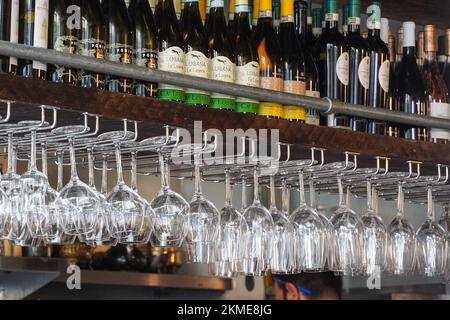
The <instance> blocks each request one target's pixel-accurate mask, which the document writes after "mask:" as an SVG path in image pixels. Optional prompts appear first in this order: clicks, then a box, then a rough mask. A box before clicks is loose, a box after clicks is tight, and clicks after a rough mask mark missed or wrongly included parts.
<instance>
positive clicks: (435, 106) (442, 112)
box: [430, 102, 450, 140]
mask: <svg viewBox="0 0 450 320" xmlns="http://www.w3.org/2000/svg"><path fill="white" fill-rule="evenodd" d="M430 116H432V117H436V118H441V119H447V120H450V104H448V103H441V102H432V103H431V104H430ZM431 139H432V140H450V131H449V130H445V129H437V128H432V129H431Z"/></svg>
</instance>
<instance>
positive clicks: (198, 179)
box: [194, 154, 202, 197]
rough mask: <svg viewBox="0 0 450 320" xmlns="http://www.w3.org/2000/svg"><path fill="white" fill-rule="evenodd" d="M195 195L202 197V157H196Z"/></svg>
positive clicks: (197, 155)
mask: <svg viewBox="0 0 450 320" xmlns="http://www.w3.org/2000/svg"><path fill="white" fill-rule="evenodd" d="M194 188H195V189H194V195H195V196H197V197H200V196H201V195H202V181H201V176H200V155H199V154H196V155H194Z"/></svg>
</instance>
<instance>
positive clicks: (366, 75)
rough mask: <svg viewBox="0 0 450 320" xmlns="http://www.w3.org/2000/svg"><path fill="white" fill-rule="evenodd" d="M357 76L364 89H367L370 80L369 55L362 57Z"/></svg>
mask: <svg viewBox="0 0 450 320" xmlns="http://www.w3.org/2000/svg"><path fill="white" fill-rule="evenodd" d="M358 78H359V82H360V83H361V85H362V86H363V87H364V89H369V82H370V57H369V56H366V57H364V58H363V59H362V60H361V62H360V63H359V67H358Z"/></svg>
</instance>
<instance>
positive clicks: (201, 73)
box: [186, 51, 210, 105]
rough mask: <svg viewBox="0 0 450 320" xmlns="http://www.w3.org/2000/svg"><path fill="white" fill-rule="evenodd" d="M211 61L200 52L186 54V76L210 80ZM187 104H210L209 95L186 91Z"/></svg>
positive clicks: (197, 91)
mask: <svg viewBox="0 0 450 320" xmlns="http://www.w3.org/2000/svg"><path fill="white" fill-rule="evenodd" d="M209 69H210V60H209V59H208V58H207V57H206V56H205V55H204V54H203V52H200V51H189V52H187V53H186V75H188V76H193V77H199V78H209ZM186 102H187V103H189V104H201V105H208V104H209V95H208V93H206V92H205V91H200V90H194V89H188V88H187V89H186Z"/></svg>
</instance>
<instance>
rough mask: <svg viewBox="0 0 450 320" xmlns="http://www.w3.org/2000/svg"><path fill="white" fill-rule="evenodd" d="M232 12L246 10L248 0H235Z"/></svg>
mask: <svg viewBox="0 0 450 320" xmlns="http://www.w3.org/2000/svg"><path fill="white" fill-rule="evenodd" d="M234 12H235V13H240V12H248V1H239V0H237V1H236V3H235V5H234Z"/></svg>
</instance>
